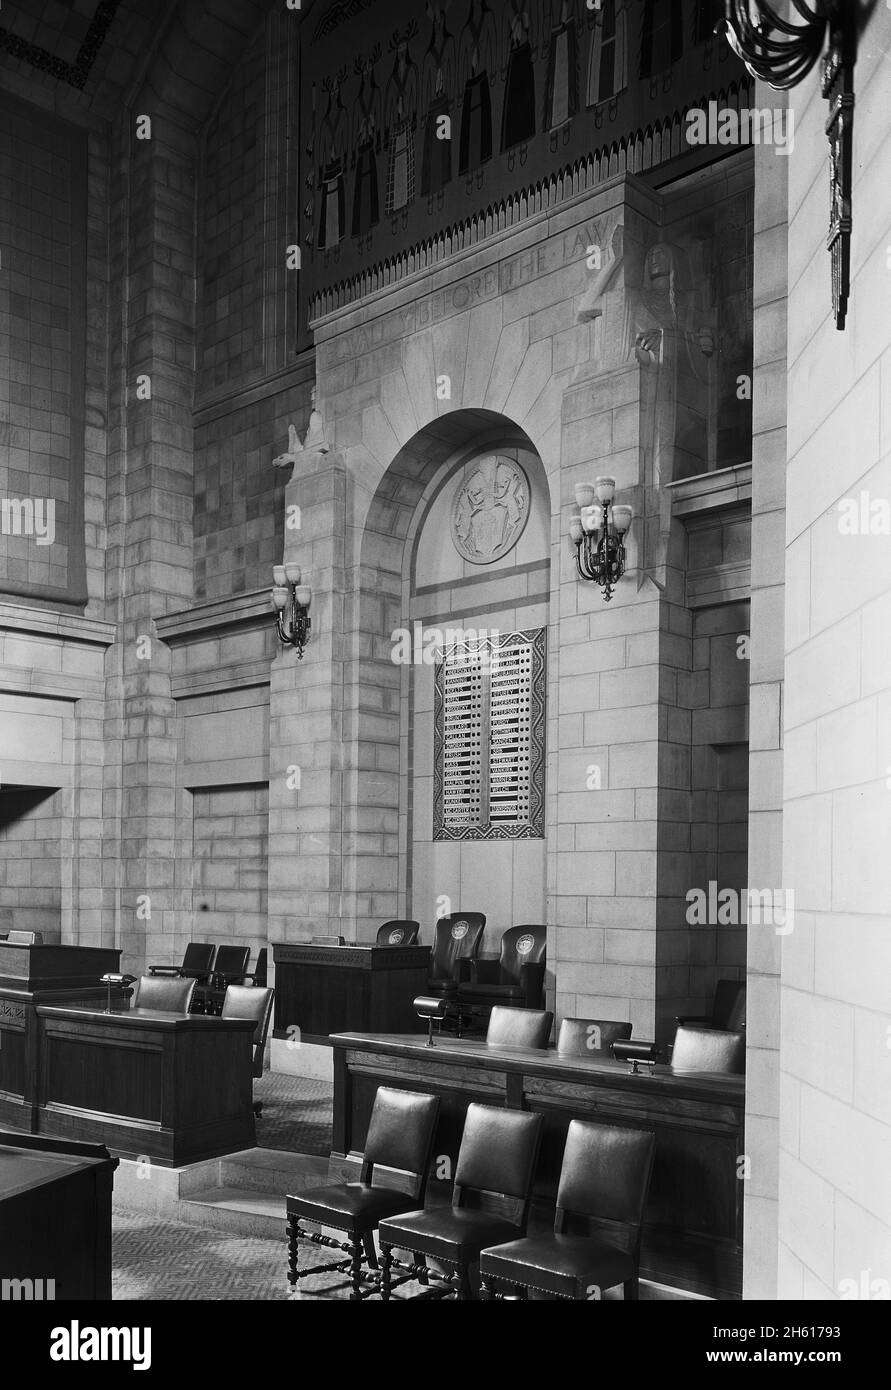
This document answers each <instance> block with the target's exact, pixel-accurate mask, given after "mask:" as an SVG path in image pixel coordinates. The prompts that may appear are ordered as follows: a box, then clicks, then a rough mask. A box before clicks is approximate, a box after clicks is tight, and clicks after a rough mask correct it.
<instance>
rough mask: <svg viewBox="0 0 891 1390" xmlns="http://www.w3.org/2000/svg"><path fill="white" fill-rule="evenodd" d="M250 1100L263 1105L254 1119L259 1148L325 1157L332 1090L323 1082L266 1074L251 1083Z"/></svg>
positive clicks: (329, 1144)
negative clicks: (252, 1089)
mask: <svg viewBox="0 0 891 1390" xmlns="http://www.w3.org/2000/svg"><path fill="white" fill-rule="evenodd" d="M254 1100H261V1101H262V1102H263V1110H262V1113H261V1114H260V1115H259V1116H258V1118H257V1144H258V1146H259V1147H260V1148H261V1149H285V1150H287V1151H288V1152H289V1153H298V1154H315V1155H317V1156H318V1157H320V1158H327V1157H328V1154H329V1153H330V1152H331V1131H332V1115H333V1105H334V1091H333V1090H332V1088H331V1086H330V1085H329V1084H328V1083H327V1082H326V1081H311V1080H308V1079H307V1078H306V1077H304V1076H285V1075H284V1074H283V1073H282V1072H272V1071H268V1072H266V1073H265V1074H264V1075H263V1076H262V1077H261V1078H260V1079H259V1080H257V1081H255V1082H254Z"/></svg>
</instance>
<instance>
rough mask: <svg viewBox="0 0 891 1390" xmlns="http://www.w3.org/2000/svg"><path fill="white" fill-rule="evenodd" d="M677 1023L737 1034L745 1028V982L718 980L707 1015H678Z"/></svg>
mask: <svg viewBox="0 0 891 1390" xmlns="http://www.w3.org/2000/svg"><path fill="white" fill-rule="evenodd" d="M676 1022H677V1023H683V1024H688V1023H691V1024H693V1025H694V1026H695V1027H698V1028H722V1029H723V1030H724V1031H725V1032H728V1033H739V1032H741V1031H742V1029H743V1028H745V1026H746V982H745V980H719V981H718V983H717V984H716V985H715V997H714V999H713V1001H712V1011H711V1013H709V1014H679V1015H678V1017H677V1019H676Z"/></svg>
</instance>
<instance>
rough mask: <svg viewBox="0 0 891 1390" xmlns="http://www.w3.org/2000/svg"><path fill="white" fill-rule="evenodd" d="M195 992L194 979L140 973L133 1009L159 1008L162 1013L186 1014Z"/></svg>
mask: <svg viewBox="0 0 891 1390" xmlns="http://www.w3.org/2000/svg"><path fill="white" fill-rule="evenodd" d="M194 993H195V981H194V980H180V979H166V978H164V977H162V976H157V975H141V976H140V977H139V982H138V983H137V986H136V991H135V993H134V995H133V1007H134V1009H160V1010H161V1012H162V1013H169V1014H187V1013H188V1012H189V1009H190V1008H191V1005H192V995H193V994H194Z"/></svg>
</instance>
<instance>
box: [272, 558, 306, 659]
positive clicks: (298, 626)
mask: <svg viewBox="0 0 891 1390" xmlns="http://www.w3.org/2000/svg"><path fill="white" fill-rule="evenodd" d="M272 580H273V589H272V593H271V595H270V598H271V600H272V606H273V608H274V609H275V613H276V618H275V621H276V627H277V629H278V636H279V641H280V642H281V644H282V646H283V647H296V648H297V659H298V661H302V660H303V649H304V647H305V646H306V644H307V642H308V641H309V634H310V629H311V628H312V622H311V620H310V616H309V605H310V604H311V603H312V590H311V589H310V587H309V585H308V584H301V583H300V566H299V565H294V564H287V565H275V566H274V568H273V571H272Z"/></svg>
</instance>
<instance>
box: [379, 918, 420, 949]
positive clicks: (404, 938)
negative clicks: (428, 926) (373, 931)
mask: <svg viewBox="0 0 891 1390" xmlns="http://www.w3.org/2000/svg"><path fill="white" fill-rule="evenodd" d="M418 931H419V924H418V923H417V922H413V921H409V920H407V919H406V920H404V921H402V920H400V919H398V918H397V919H395V920H394V921H392V922H384V925H383V926H382V927H378V929H377V940H376V941H375V945H376V946H414V945H416V944H417V940H418Z"/></svg>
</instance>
